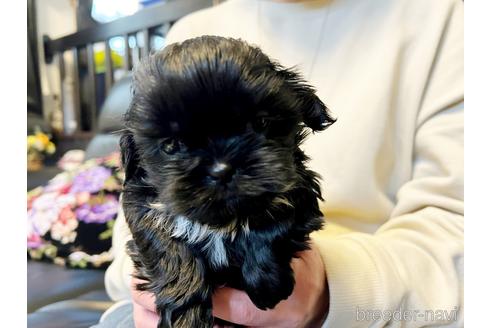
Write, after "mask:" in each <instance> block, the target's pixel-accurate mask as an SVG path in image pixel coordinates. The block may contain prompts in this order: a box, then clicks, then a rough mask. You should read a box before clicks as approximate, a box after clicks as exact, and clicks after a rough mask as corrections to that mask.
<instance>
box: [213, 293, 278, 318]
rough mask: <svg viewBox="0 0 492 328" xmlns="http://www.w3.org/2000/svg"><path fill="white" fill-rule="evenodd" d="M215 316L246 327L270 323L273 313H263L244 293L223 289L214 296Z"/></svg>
mask: <svg viewBox="0 0 492 328" xmlns="http://www.w3.org/2000/svg"><path fill="white" fill-rule="evenodd" d="M212 306H213V314H214V316H215V317H217V318H220V319H222V320H225V321H228V322H231V323H235V324H238V325H244V326H262V325H264V324H265V323H267V322H269V317H270V315H271V311H268V310H267V311H262V310H260V309H258V308H257V307H256V306H255V305H254V304H253V302H251V300H250V298H249V296H248V294H246V293H245V292H243V291H240V290H237V289H233V288H229V287H223V288H219V289H218V290H217V291H216V292H215V293H214V295H213V296H212Z"/></svg>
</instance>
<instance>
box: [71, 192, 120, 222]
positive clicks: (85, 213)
mask: <svg viewBox="0 0 492 328" xmlns="http://www.w3.org/2000/svg"><path fill="white" fill-rule="evenodd" d="M117 213H118V200H117V199H116V197H114V196H112V195H109V196H107V197H105V198H104V201H102V202H96V203H92V204H91V202H89V203H85V204H82V205H81V206H79V208H77V209H76V210H75V214H76V215H77V218H78V219H79V220H80V221H83V222H85V223H105V222H108V221H109V220H111V219H113V218H114V217H115V216H116V214H117Z"/></svg>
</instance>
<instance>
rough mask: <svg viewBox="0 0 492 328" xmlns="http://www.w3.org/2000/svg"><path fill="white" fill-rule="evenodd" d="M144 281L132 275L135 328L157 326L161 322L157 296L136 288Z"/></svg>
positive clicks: (153, 327) (154, 327) (152, 327)
mask: <svg viewBox="0 0 492 328" xmlns="http://www.w3.org/2000/svg"><path fill="white" fill-rule="evenodd" d="M144 282H145V281H143V280H140V279H137V278H134V277H132V282H131V295H132V304H133V322H134V324H135V328H156V327H157V324H158V323H159V315H158V314H157V311H156V307H155V296H154V294H152V293H150V292H145V291H139V290H137V288H136V285H137V284H141V283H144Z"/></svg>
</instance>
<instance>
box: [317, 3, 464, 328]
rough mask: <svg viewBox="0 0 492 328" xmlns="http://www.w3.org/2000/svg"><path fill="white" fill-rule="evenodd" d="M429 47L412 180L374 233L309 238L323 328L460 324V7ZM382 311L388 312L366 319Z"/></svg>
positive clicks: (451, 12)
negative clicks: (320, 288) (325, 290)
mask: <svg viewBox="0 0 492 328" xmlns="http://www.w3.org/2000/svg"><path fill="white" fill-rule="evenodd" d="M437 41H438V43H437V44H436V51H435V58H434V61H433V65H432V69H431V70H430V72H429V76H428V83H427V86H426V89H425V91H424V95H423V99H422V102H421V107H420V112H419V116H418V118H417V122H416V123H417V129H416V134H415V140H414V157H413V176H412V179H411V180H410V181H408V182H407V183H406V184H404V185H403V186H401V188H400V189H399V191H398V193H397V203H396V206H395V208H394V210H393V212H392V214H391V217H390V218H389V220H388V222H387V223H385V224H384V225H382V226H381V227H380V228H379V229H378V231H377V232H376V233H375V234H366V233H349V234H346V235H342V236H340V237H336V238H333V237H328V236H326V235H325V234H324V233H323V232H320V233H316V234H314V235H313V238H314V242H315V243H316V245H317V246H318V248H319V249H320V253H321V255H322V257H323V262H324V264H325V268H326V272H327V279H328V282H329V289H330V310H329V314H328V318H327V320H326V322H325V324H324V326H323V327H351V328H357V327H375V326H378V327H381V326H382V324H381V322H387V323H389V326H390V327H403V326H404V327H423V326H427V325H431V324H432V325H435V324H436V323H439V324H441V325H442V326H443V327H444V326H445V327H461V326H462V325H463V309H462V306H463V232H464V222H463V214H464V209H463V175H464V173H463V121H464V119H463V4H462V3H461V1H456V2H455V5H454V6H453V8H452V10H451V11H450V15H449V19H448V21H447V22H446V24H445V26H444V30H443V31H442V35H440V38H439V39H437ZM361 188H363V186H361ZM399 310H400V311H399ZM371 311H372V312H371ZM382 311H390V312H386V316H389V315H393V314H394V315H395V316H394V317H393V318H391V319H389V318H380V319H379V320H373V319H377V317H378V316H379V314H380V313H381V314H383V315H384V312H382ZM405 311H407V312H405ZM414 311H419V312H414ZM425 311H428V312H425ZM444 311H447V312H444ZM405 313H407V315H406V318H405V317H403V315H405ZM399 315H400V316H401V319H400V320H401V321H399V317H398V316H399ZM446 315H447V317H446ZM363 319H369V321H365V320H363ZM375 321H378V322H379V323H377V324H376V323H374V322H375ZM403 321H405V322H404V323H403ZM385 327H386V326H385ZM440 327H441V326H440Z"/></svg>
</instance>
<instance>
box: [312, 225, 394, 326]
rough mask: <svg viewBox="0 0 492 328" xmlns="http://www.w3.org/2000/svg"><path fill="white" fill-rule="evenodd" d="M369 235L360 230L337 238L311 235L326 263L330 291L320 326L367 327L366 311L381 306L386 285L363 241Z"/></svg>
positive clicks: (320, 234)
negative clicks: (325, 311)
mask: <svg viewBox="0 0 492 328" xmlns="http://www.w3.org/2000/svg"><path fill="white" fill-rule="evenodd" d="M371 237H372V236H367V235H363V234H360V233H351V234H348V235H344V236H340V237H333V236H326V235H324V236H323V234H322V232H320V233H314V234H312V236H311V238H312V241H313V243H314V244H315V245H316V246H317V248H318V250H319V252H320V254H321V257H322V259H323V262H324V265H325V270H326V273H327V279H328V286H329V293H330V307H329V312H328V316H327V317H326V320H325V322H324V323H323V325H322V328H328V327H330V328H336V327H351V328H358V327H368V326H369V325H370V323H371V322H372V321H369V320H368V318H367V315H366V314H367V313H368V312H367V311H371V310H372V311H374V310H377V311H379V310H381V309H384V305H385V303H386V302H384V295H385V293H386V291H385V288H384V287H385V286H383V283H382V279H381V277H380V275H379V273H378V272H379V271H378V267H377V264H376V261H374V259H373V257H372V256H371V254H370V253H369V252H368V250H367V248H366V247H367V245H366V243H364V240H363V239H366V238H371ZM361 239H362V240H361ZM386 304H387V303H386Z"/></svg>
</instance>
